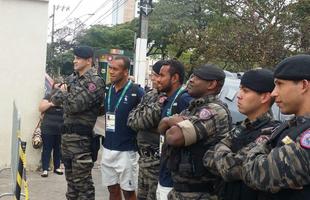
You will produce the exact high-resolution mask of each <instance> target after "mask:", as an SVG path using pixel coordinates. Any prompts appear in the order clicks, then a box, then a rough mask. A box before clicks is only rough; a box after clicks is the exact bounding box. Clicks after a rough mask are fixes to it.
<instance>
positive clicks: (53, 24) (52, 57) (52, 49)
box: [50, 5, 58, 73]
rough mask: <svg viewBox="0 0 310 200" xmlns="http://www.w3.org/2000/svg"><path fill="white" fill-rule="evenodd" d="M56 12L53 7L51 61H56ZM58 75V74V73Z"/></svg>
mask: <svg viewBox="0 0 310 200" xmlns="http://www.w3.org/2000/svg"><path fill="white" fill-rule="evenodd" d="M55 10H56V6H55V5H53V14H52V16H51V17H52V36H51V55H50V57H51V59H52V60H53V59H54V33H55ZM57 73H58V72H57Z"/></svg>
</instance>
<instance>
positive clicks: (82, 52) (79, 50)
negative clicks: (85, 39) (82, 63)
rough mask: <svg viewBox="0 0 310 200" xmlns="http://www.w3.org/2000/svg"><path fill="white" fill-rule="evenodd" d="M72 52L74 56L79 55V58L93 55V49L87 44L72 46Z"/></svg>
mask: <svg viewBox="0 0 310 200" xmlns="http://www.w3.org/2000/svg"><path fill="white" fill-rule="evenodd" d="M73 53H74V55H75V56H77V57H80V58H84V59H87V58H92V57H93V56H94V51H93V49H92V48H91V47H89V46H79V47H76V48H74V50H73Z"/></svg>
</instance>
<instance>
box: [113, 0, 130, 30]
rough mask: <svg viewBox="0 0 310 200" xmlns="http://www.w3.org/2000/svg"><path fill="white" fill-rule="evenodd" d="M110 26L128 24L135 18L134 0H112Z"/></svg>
mask: <svg viewBox="0 0 310 200" xmlns="http://www.w3.org/2000/svg"><path fill="white" fill-rule="evenodd" d="M112 10H113V12H112V25H116V24H122V23H125V22H129V21H131V20H133V19H134V18H135V11H136V2H135V0H113V5H112Z"/></svg>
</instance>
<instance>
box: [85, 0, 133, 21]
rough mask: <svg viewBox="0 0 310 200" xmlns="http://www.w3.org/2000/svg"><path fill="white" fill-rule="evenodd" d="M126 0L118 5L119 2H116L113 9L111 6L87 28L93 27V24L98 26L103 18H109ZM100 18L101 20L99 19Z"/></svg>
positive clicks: (118, 0)
mask: <svg viewBox="0 0 310 200" xmlns="http://www.w3.org/2000/svg"><path fill="white" fill-rule="evenodd" d="M127 1H128V0H124V1H123V2H122V3H121V4H118V3H120V2H121V0H117V2H116V3H117V4H116V6H115V7H114V9H113V6H112V8H111V9H110V10H108V11H107V12H106V13H104V14H103V15H101V16H100V17H99V18H98V19H97V20H95V21H94V22H93V24H90V25H89V26H91V25H94V24H99V23H100V22H102V21H103V20H104V19H105V18H107V17H108V16H110V15H111V14H112V13H113V12H114V11H116V10H117V9H119V8H120V7H121V6H122V5H124V4H125V3H126V2H127ZM100 18H101V19H100Z"/></svg>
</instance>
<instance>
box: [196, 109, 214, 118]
mask: <svg viewBox="0 0 310 200" xmlns="http://www.w3.org/2000/svg"><path fill="white" fill-rule="evenodd" d="M212 116H213V114H212V112H211V111H210V110H208V109H207V108H203V109H202V110H201V111H200V113H199V118H200V119H210V118H211V117H212Z"/></svg>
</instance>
